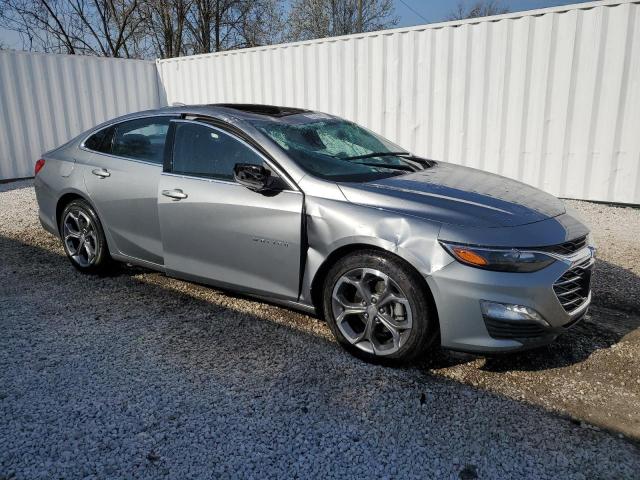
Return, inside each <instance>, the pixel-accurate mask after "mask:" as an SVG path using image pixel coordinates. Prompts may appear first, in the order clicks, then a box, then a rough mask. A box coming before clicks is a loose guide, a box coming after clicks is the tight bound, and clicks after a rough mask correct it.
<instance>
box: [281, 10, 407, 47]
mask: <svg viewBox="0 0 640 480" xmlns="http://www.w3.org/2000/svg"><path fill="white" fill-rule="evenodd" d="M394 11H395V10H394V6H393V1H392V0H294V1H293V3H292V5H291V11H290V14H289V18H288V23H289V35H288V36H289V39H290V40H309V39H313V38H323V37H331V36H337V35H348V34H350V33H358V32H367V31H373V30H382V29H385V28H389V27H392V26H394V25H396V24H397V23H398V18H397V17H396V16H395V15H394Z"/></svg>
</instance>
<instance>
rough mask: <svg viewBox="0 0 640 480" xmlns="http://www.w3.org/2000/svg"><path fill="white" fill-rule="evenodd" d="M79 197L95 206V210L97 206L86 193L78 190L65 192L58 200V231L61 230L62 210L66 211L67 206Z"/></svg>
mask: <svg viewBox="0 0 640 480" xmlns="http://www.w3.org/2000/svg"><path fill="white" fill-rule="evenodd" d="M77 199H80V200H84V201H85V202H87V203H88V204H89V205H91V208H93V210H94V211H95V207H94V206H93V204H92V203H91V200H89V198H88V197H87V196H86V195H83V194H82V193H80V192H78V191H77V190H71V191H68V192H65V193H64V194H62V195H61V196H60V198H58V201H57V202H56V228H57V229H58V231H60V218H61V217H62V212H63V211H64V209H65V207H66V206H67V205H69V203H71V202H72V201H73V200H77Z"/></svg>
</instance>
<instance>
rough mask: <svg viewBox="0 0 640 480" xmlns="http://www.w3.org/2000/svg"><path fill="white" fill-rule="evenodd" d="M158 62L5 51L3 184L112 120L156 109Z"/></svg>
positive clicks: (0, 97) (1, 75) (1, 69)
mask: <svg viewBox="0 0 640 480" xmlns="http://www.w3.org/2000/svg"><path fill="white" fill-rule="evenodd" d="M159 93H160V91H159V88H158V81H157V70H156V67H155V64H154V63H153V62H148V61H141V60H122V59H113V58H98V57H85V56H75V55H47V54H40V53H26V52H15V51H0V179H8V178H20V177H29V176H33V166H34V163H35V161H36V160H37V159H38V158H40V155H41V154H42V153H43V152H45V151H47V150H50V149H51V148H53V147H56V146H58V145H61V144H62V143H64V142H66V141H67V140H69V139H71V138H73V137H74V136H75V135H77V134H79V133H81V132H82V131H84V130H86V129H88V128H90V127H92V126H94V125H96V124H98V123H101V122H103V121H105V120H107V119H109V118H112V117H115V116H118V115H122V114H125V113H129V112H135V111H137V110H144V109H148V108H155V107H157V106H159V105H160V104H161V101H162V103H164V101H163V100H161V97H160V96H159Z"/></svg>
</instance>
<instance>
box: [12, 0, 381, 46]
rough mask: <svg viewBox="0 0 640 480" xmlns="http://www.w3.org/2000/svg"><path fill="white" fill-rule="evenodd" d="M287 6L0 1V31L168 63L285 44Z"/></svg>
mask: <svg viewBox="0 0 640 480" xmlns="http://www.w3.org/2000/svg"><path fill="white" fill-rule="evenodd" d="M389 1H390V0H389ZM284 4H285V0H0V26H2V27H5V28H8V29H10V30H13V31H16V32H18V33H19V35H20V37H21V38H22V41H23V46H24V48H26V49H29V50H39V51H45V52H56V53H69V54H90V55H101V56H111V57H138V58H141V57H162V58H167V57H175V56H180V55H185V54H192V53H208V52H217V51H221V50H228V49H233V48H244V47H253V46H258V45H265V44H271V43H276V42H278V41H282V40H283V39H284V38H285V30H286V29H285V22H284V20H283V19H284V7H283V6H284Z"/></svg>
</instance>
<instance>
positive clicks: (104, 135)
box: [84, 127, 115, 153]
mask: <svg viewBox="0 0 640 480" xmlns="http://www.w3.org/2000/svg"><path fill="white" fill-rule="evenodd" d="M114 131H115V127H109V128H103V129H102V130H100V131H98V132H96V133H94V134H93V135H91V136H90V137H89V138H87V140H86V141H85V142H84V146H85V147H86V148H88V149H89V150H93V151H94V152H100V153H111V141H112V140H113V132H114Z"/></svg>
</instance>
